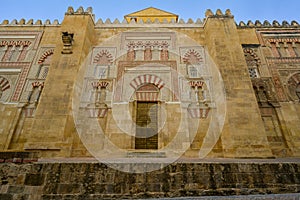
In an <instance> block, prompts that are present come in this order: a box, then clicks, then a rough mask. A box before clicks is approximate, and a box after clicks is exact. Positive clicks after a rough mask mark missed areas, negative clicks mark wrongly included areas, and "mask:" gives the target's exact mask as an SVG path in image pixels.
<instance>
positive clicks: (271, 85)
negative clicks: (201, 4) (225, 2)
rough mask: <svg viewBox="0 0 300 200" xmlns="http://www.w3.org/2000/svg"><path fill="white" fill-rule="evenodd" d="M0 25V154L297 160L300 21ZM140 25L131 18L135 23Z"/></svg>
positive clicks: (81, 20)
mask: <svg viewBox="0 0 300 200" xmlns="http://www.w3.org/2000/svg"><path fill="white" fill-rule="evenodd" d="M205 15H206V17H205V19H204V20H199V19H198V20H196V21H193V20H189V21H188V22H184V21H183V20H178V16H177V15H175V14H172V13H169V12H165V11H162V10H159V9H155V8H148V9H145V10H142V11H139V12H135V13H132V14H129V15H126V16H125V17H124V18H125V19H124V21H123V22H119V21H118V20H115V21H114V22H111V21H110V20H107V21H105V22H103V21H102V20H101V19H100V20H98V21H96V20H95V16H94V15H93V13H92V9H91V8H87V9H86V10H84V9H83V8H82V7H80V8H79V9H77V10H76V11H74V10H73V8H71V7H70V8H68V10H67V12H66V13H65V17H64V20H63V21H62V22H61V23H58V22H57V21H54V22H53V23H51V22H50V21H46V22H45V23H44V24H42V23H41V22H40V21H36V22H33V21H28V22H26V21H25V20H20V21H12V22H8V21H7V20H4V21H3V22H2V24H1V25H0V59H1V61H0V89H1V93H0V110H1V112H0V119H1V120H0V141H1V142H0V149H1V151H34V152H39V155H40V157H65V158H69V157H92V156H95V157H97V158H102V157H105V158H106V157H107V158H119V157H130V156H131V155H134V154H135V153H140V154H143V153H149V152H150V153H153V155H154V156H155V155H156V156H162V157H166V158H178V157H189V158H205V157H218V158H275V157H298V156H299V155H300V148H299V146H300V123H299V122H300V115H299V113H300V104H299V99H300V26H299V24H298V23H297V22H295V21H293V22H291V23H288V22H283V23H282V24H280V23H278V22H276V21H274V22H273V24H270V23H269V22H267V21H265V22H263V23H261V22H258V21H257V22H255V23H252V22H249V23H248V24H245V23H244V22H241V23H239V24H237V23H236V22H235V21H234V17H233V15H232V14H231V13H230V11H229V10H227V11H226V12H225V14H223V13H222V12H221V11H220V10H217V11H216V13H213V12H211V11H210V10H208V11H207V12H206V14H205ZM133 17H134V18H135V19H137V20H131V19H132V18H133Z"/></svg>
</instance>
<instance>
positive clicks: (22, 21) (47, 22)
mask: <svg viewBox="0 0 300 200" xmlns="http://www.w3.org/2000/svg"><path fill="white" fill-rule="evenodd" d="M57 25H60V23H59V21H58V20H57V19H55V20H54V21H53V22H52V23H51V21H50V19H46V20H45V21H44V22H42V20H40V19H38V20H36V21H35V22H34V20H33V19H29V20H28V21H26V20H25V19H20V20H19V21H17V20H16V19H13V20H12V21H11V22H9V20H3V21H2V23H1V24H0V26H57Z"/></svg>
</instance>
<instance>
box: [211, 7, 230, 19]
mask: <svg viewBox="0 0 300 200" xmlns="http://www.w3.org/2000/svg"><path fill="white" fill-rule="evenodd" d="M205 17H206V18H209V17H211V18H218V17H222V18H224V17H230V18H233V15H232V14H231V11H230V10H229V9H227V10H226V11H225V13H224V14H223V12H222V11H221V10H220V9H217V11H216V13H213V12H212V11H211V10H210V9H208V10H206V12H205Z"/></svg>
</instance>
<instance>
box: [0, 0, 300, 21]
mask: <svg viewBox="0 0 300 200" xmlns="http://www.w3.org/2000/svg"><path fill="white" fill-rule="evenodd" d="M0 2H1V3H2V5H1V7H2V9H1V12H0V23H1V22H2V21H3V20H5V19H8V20H9V21H11V20H13V19H17V20H18V21H19V20H20V19H22V18H24V19H25V20H26V21H27V20H29V19H34V21H36V20H38V19H41V20H42V21H45V20H46V19H50V21H53V20H55V19H58V20H59V22H60V23H61V22H62V20H63V17H64V13H65V12H66V11H67V8H68V7H69V6H72V7H73V8H74V10H77V8H78V7H79V6H83V8H84V9H86V8H87V7H92V8H93V13H94V14H95V19H96V21H97V20H98V19H99V18H101V19H102V20H103V21H104V20H106V19H107V18H110V19H111V20H112V21H113V20H114V19H116V18H117V19H119V20H120V21H122V20H123V19H124V15H126V14H130V13H132V12H135V11H138V10H142V9H144V8H147V7H151V6H152V7H156V8H159V9H162V10H165V11H168V12H171V13H174V14H177V15H179V18H180V19H183V20H185V21H187V20H188V19H189V18H191V19H193V20H196V19H197V18H200V19H203V18H204V17H205V11H206V10H207V9H211V10H212V11H213V12H215V11H216V10H217V9H221V10H222V11H223V13H224V12H225V10H226V9H230V10H231V13H232V14H233V15H234V17H235V21H236V22H237V23H239V22H240V21H244V22H247V21H248V20H252V21H253V22H254V21H255V20H260V21H261V22H263V21H264V20H268V21H270V22H272V21H273V20H277V21H279V22H282V21H283V20H286V21H288V22H291V21H292V20H296V21H298V22H299V23H300V0H0Z"/></svg>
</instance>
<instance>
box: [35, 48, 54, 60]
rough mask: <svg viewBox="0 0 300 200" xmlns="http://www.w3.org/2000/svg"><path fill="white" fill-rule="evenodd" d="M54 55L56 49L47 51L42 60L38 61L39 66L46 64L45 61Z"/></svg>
mask: <svg viewBox="0 0 300 200" xmlns="http://www.w3.org/2000/svg"><path fill="white" fill-rule="evenodd" d="M53 53H54V49H49V50H47V51H45V52H44V53H43V54H42V56H41V57H40V59H39V60H38V64H42V63H44V62H45V60H46V59H47V58H48V57H49V56H51V55H52V54H53Z"/></svg>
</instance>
